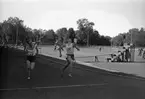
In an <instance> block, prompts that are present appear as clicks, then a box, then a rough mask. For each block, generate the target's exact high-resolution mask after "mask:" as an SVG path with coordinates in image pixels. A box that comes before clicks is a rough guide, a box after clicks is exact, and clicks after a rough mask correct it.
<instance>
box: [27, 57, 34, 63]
mask: <svg viewBox="0 0 145 99" xmlns="http://www.w3.org/2000/svg"><path fill="white" fill-rule="evenodd" d="M27 60H28V61H30V62H35V60H36V56H27Z"/></svg>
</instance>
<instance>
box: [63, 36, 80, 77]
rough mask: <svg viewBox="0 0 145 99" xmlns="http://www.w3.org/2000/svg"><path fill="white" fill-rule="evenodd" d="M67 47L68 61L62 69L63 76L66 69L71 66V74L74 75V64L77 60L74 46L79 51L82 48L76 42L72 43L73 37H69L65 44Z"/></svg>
mask: <svg viewBox="0 0 145 99" xmlns="http://www.w3.org/2000/svg"><path fill="white" fill-rule="evenodd" d="M63 47H65V48H66V55H67V57H66V61H67V64H66V65H65V67H64V68H63V69H62V74H61V77H63V73H64V71H65V69H66V68H67V67H70V69H69V76H70V77H72V66H73V64H74V62H75V58H74V48H76V49H77V50H78V51H79V50H80V49H79V48H78V47H77V46H76V44H75V43H72V40H71V39H68V42H67V43H66V44H65V45H64V46H63Z"/></svg>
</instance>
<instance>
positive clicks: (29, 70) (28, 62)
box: [26, 60, 31, 79]
mask: <svg viewBox="0 0 145 99" xmlns="http://www.w3.org/2000/svg"><path fill="white" fill-rule="evenodd" d="M26 63H27V72H28V79H30V76H31V74H30V72H31V62H30V61H29V60H27V61H26Z"/></svg>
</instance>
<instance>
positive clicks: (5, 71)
mask: <svg viewBox="0 0 145 99" xmlns="http://www.w3.org/2000/svg"><path fill="white" fill-rule="evenodd" d="M0 55H1V56H0V66H1V77H0V82H1V87H0V99H145V80H144V79H134V78H132V77H131V78H129V77H124V76H117V75H112V74H108V73H107V72H106V73H101V72H99V70H97V72H92V71H94V70H95V69H94V68H91V69H92V71H91V70H90V71H87V70H86V69H85V68H84V67H83V66H79V65H76V66H78V67H80V68H74V69H73V77H72V78H70V77H68V76H67V71H66V73H65V76H64V78H63V79H61V77H60V69H61V68H62V67H63V65H61V64H64V62H62V63H61V64H59V63H56V62H53V61H49V59H50V58H49V57H43V56H40V55H39V56H37V60H36V68H35V69H34V71H33V75H32V79H31V80H27V79H26V72H25V65H26V64H25V54H24V52H22V51H19V50H16V49H12V48H8V49H6V48H1V49H0ZM57 62H61V61H57ZM100 71H101V70H100Z"/></svg>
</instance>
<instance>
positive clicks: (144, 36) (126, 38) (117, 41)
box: [111, 27, 145, 47]
mask: <svg viewBox="0 0 145 99" xmlns="http://www.w3.org/2000/svg"><path fill="white" fill-rule="evenodd" d="M111 43H112V45H115V46H123V44H124V43H127V44H134V45H135V46H137V47H144V46H145V28H143V27H142V28H140V29H138V28H132V29H129V31H128V32H127V33H120V34H119V35H117V36H115V37H113V38H112V39H111Z"/></svg>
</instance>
